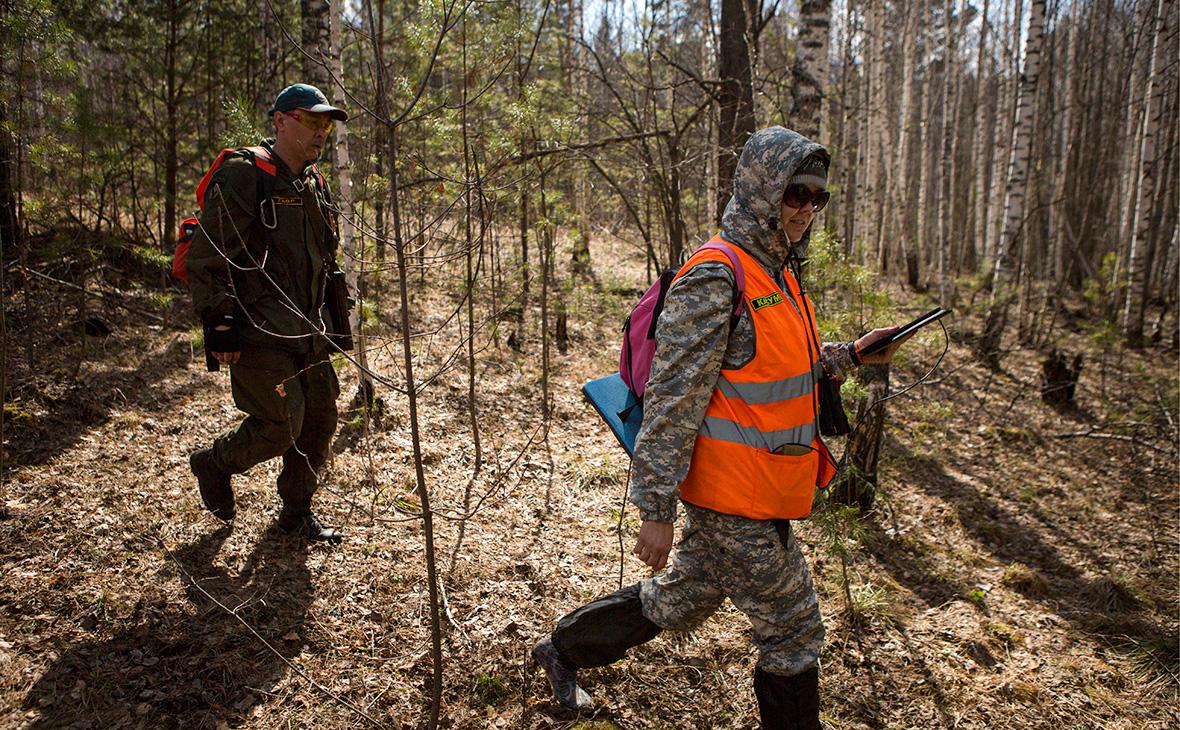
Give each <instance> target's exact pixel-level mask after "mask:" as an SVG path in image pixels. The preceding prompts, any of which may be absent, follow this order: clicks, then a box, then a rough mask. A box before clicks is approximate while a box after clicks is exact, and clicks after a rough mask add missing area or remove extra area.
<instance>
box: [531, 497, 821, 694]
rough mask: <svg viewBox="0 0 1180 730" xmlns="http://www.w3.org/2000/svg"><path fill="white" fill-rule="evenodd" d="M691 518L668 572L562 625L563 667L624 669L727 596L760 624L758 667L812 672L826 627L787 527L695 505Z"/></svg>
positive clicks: (557, 634)
mask: <svg viewBox="0 0 1180 730" xmlns="http://www.w3.org/2000/svg"><path fill="white" fill-rule="evenodd" d="M685 510H686V512H687V518H686V520H685V524H684V530H683V532H682V533H681V537H680V543H679V545H678V546H677V548H676V553H675V554H674V555H673V558H672V564H671V566H670V567H669V568H668V570H667V571H666V572H664V573H663V574H661V575H658V576H656V577H655V578H651V579H649V580H645V581H641V582H640V583H639V584H637V585H632V586H628V587H626V588H623V589H622V590H619V591H616V592H615V593H611V594H610V595H607V596H603V597H601V598H598V599H596V600H594V601H591V602H590V603H588V604H586V605H585V606H582V607H581V608H579V609H577V610H576V611H573V612H571V613H569V614H567V615H566V616H564V617H563V618H562V619H561V620H560V621H559V622H558V623H557V627H556V628H555V629H554V630H553V635H552V640H553V645H554V646H555V647H556V648H557V652H558V654H559V656H561V658H562V660H563V661H564V662H565V664H566V665H567V666H570V667H573V668H576V669H588V668H590V667H601V666H605V665H607V664H610V663H611V662H615V661H618V660H619V659H622V658H623V657H624V656H625V655H626V653H627V650H628V649H630V648H631V647H633V646H638V645H639V644H642V643H644V642H647V641H650V640H651V639H653V638H655V636H656V635H658V634H659V633H660V631H661V630H662V629H672V630H687V629H691V628H693V627H694V626H696V625H697V624H699V623H701V622H702V621H704V620H705V619H707V618H709V617H710V616H712V615H713V614H714V613H715V612H716V611H717V609H718V608H720V607H721V604H722V602H723V601H725V599H726V598H729V599H730V600H731V601H733V603H734V605H735V606H737V607H738V608H739V609H741V610H742V611H743V612H744V613H745V614H746V616H748V617H749V619H750V622H751V623H752V624H753V625H754V645H755V646H757V647H758V651H759V653H760V656H759V658H758V668H759V669H761V670H762V671H763V672H769V673H771V674H774V675H781V676H795V675H800V674H801V673H803V672H806V671H808V670H810V669H813V668H814V667H816V666H817V664H818V662H819V654H820V650H821V649H822V648H823V643H824V625H823V621H822V619H821V617H820V613H819V600H818V598H817V597H816V595H815V587H814V586H813V584H812V582H811V573H810V572H809V571H808V569H807V562H806V561H805V560H804V559H803V553H802V552H800V551H799V544H798V543H797V542H796V541H795V536H794V534H792V532H791V528H790V523H789V522H787V521H786V520H781V521H777V522H772V521H769V520H749V519H746V518H744V517H734V516H732V515H723V514H721V513H719V512H713V511H711V510H707V509H702V508H700V507H694V506H692V505H685ZM817 676H818V675H817Z"/></svg>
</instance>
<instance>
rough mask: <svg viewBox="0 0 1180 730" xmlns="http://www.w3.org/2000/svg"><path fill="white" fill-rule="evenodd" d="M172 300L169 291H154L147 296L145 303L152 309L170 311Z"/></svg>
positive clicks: (172, 296) (172, 297)
mask: <svg viewBox="0 0 1180 730" xmlns="http://www.w3.org/2000/svg"><path fill="white" fill-rule="evenodd" d="M174 299H175V297H174V295H173V294H172V292H170V291H155V292H150V293H149V294H148V295H147V302H148V304H149V305H151V307H152V309H159V310H165V309H171V308H172V302H173V300H174Z"/></svg>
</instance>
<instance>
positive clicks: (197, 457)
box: [188, 449, 237, 522]
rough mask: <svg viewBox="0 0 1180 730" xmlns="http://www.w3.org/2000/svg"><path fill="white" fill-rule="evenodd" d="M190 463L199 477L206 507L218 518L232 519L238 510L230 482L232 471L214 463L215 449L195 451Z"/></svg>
mask: <svg viewBox="0 0 1180 730" xmlns="http://www.w3.org/2000/svg"><path fill="white" fill-rule="evenodd" d="M188 465H189V468H190V469H192V472H193V475H194V476H196V478H197V489H199V490H200V492H201V501H202V502H204V503H205V509H207V510H209V511H210V512H212V513H213V516H214V517H216V518H218V519H221V520H225V521H226V522H229V521H230V520H232V519H233V518H234V515H235V514H237V510H236V509H235V508H234V490H233V487H232V486H231V485H230V482H229V477H230V473H229V472H228V471H225V470H223V469H221V468H219V467H218V466H217V464H216V463H214V459H213V449H201V450H200V451H194V452H193V454H192V455H191V456H189V457H188Z"/></svg>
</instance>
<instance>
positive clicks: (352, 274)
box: [328, 0, 373, 398]
mask: <svg viewBox="0 0 1180 730" xmlns="http://www.w3.org/2000/svg"><path fill="white" fill-rule="evenodd" d="M344 5H345V0H332V1H331V12H330V18H331V34H330V42H331V45H330V50H329V55H330V56H331V59H330V65H331V68H332V75H333V76H335V78H336V80H337V82H340V81H342V80H343V79H344V44H343V30H344ZM328 94H329V99H335V100H336V102H337V103H339V104H344V103H345V102H344V99H345V91H344V87H343V86H341V85H334V86H333V87H332V89H331V91H330V92H328ZM335 132H336V135H335V136H336V139H335V144H334V145H333V148H332V150H333V153H334V154H335V160H334V161H333V170H334V171H335V173H336V181H337V183H338V185H339V188H340V192H339V193H338V195H337V200H338V203H339V207H340V212H341V216H340V252H341V256H340V265H341V267H342V268H343V270H344V276H345V280H346V281H348V288H349V289H350V290H351V291H352V292H353V295H354V296H355V297H356V299H357V305H356V306H355V307H353V309H352V312H351V313H350V314H349V315H348V321H349V325H350V326H351V328H352V334H353V343H354V347H355V351H354V357H355V359H356V362H357V367H358V369H359V371H360V372H359V373H358V374H357V375H358V378H359V380H358V382H359V383H361V384H362V385H361V393H362V394H363V395H364V396H365V398H371V397H372V393H373V390H372V387H373V385H372V378H370V377H369V375H368V368H369V356H368V347H367V345H366V342H365V333H364V329H363V323H362V322H361V303H362V299H361V290H360V283H361V275H362V274H363V272H364V266H365V245H364V237H363V236H357V235H356V228H355V227H354V226H353V223H352V220H353V216H354V215H355V214H356V213H355V208H354V206H353V200H352V159H351V157H350V156H349V152H348V147H349V144H348V143H349V139H348V124H347V123H345V122H337V123H336V129H335ZM366 384H367V385H366Z"/></svg>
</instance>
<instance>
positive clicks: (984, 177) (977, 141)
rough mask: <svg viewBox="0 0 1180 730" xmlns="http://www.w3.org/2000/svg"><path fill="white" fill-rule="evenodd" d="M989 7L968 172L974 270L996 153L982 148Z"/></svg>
mask: <svg viewBox="0 0 1180 730" xmlns="http://www.w3.org/2000/svg"><path fill="white" fill-rule="evenodd" d="M989 4H990V3H989V0H983V17H982V18H981V19H980V24H979V55H978V56H977V58H976V64H975V132H974V139H973V149H972V150H971V170H972V171H973V174H974V175H975V194H974V199H975V205H974V210H973V215H974V220H973V223H974V227H973V228H972V231H973V233H974V238H973V239H972V247H973V258H974V259H975V262H973V263H972V269H974V268H975V266H976V265H977V262H978V261H980V260H981V259H984V258H986V256H987V214H988V204H987V203H988V190H989V189H990V187H991V171H992V158H993V156H994V154H995V148H993V147H991V146H990V145H985V140H986V139H988V138H989V137H990V131H991V130H990V129H989V127H988V120H989V119H992V118H994V115H993V114H990V113H989V111H990V108H991V107H990V105H989V104H988V103H987V99H988V96H990V94H989V92H988V82H987V79H986V78H985V77H984V68H985V67H986V66H990V65H991V64H990V63H988V60H989V56H988V54H987V37H988V35H989V34H990V32H991V31H990V28H991V20H990V16H989V14H988V10H989V9H990V8H989ZM985 146H986V149H985Z"/></svg>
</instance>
